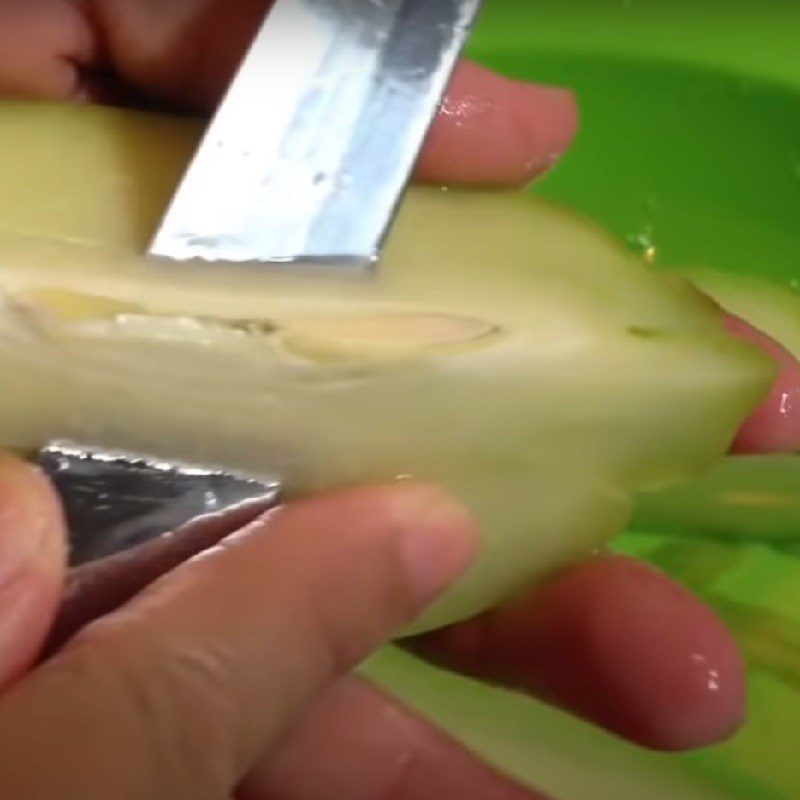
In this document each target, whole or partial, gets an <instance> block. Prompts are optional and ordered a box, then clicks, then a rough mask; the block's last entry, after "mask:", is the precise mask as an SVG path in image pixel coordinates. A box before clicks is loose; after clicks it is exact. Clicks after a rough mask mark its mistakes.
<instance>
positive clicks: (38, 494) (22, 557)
mask: <svg viewBox="0 0 800 800" xmlns="http://www.w3.org/2000/svg"><path fill="white" fill-rule="evenodd" d="M65 541H66V537H65V535H64V523H63V519H62V516H61V510H60V507H59V505H58V502H57V500H56V498H55V494H54V492H53V491H52V489H51V488H50V485H49V483H48V481H47V480H46V478H45V477H44V476H43V475H42V474H41V473H40V472H38V471H37V470H35V469H33V468H32V467H30V466H28V465H27V464H24V463H23V462H21V461H18V460H16V459H14V458H11V457H10V456H5V455H3V456H0V689H3V688H5V687H6V686H7V685H8V684H9V683H11V682H12V681H14V680H16V679H17V678H18V677H19V676H20V675H21V674H22V673H23V672H24V671H25V670H26V669H27V668H28V667H29V666H30V665H31V663H32V662H33V661H34V660H35V658H36V656H37V655H38V653H39V650H40V648H41V646H42V642H43V640H44V638H45V636H46V635H47V631H48V629H49V627H50V623H51V621H52V618H53V616H54V614H55V612H56V606H57V604H58V601H59V598H60V594H61V583H62V579H63V575H64V570H65V549H66V548H65Z"/></svg>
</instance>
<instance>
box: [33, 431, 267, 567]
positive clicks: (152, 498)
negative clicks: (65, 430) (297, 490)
mask: <svg viewBox="0 0 800 800" xmlns="http://www.w3.org/2000/svg"><path fill="white" fill-rule="evenodd" d="M38 462H39V465H40V466H41V467H42V469H43V470H44V472H45V473H46V474H47V475H48V476H49V478H50V479H51V481H52V482H53V484H54V486H55V487H56V490H57V491H58V493H59V496H60V498H61V501H62V503H63V506H64V510H65V513H66V517H67V525H68V528H69V538H70V565H71V566H80V565H82V564H86V563H89V562H93V561H97V560H99V559H103V558H106V557H108V556H113V555H116V554H117V553H121V552H124V551H126V550H129V549H131V548H134V547H137V546H139V545H141V544H144V543H146V542H149V541H151V540H153V539H156V538H158V537H160V536H163V535H164V534H166V533H169V532H170V531H174V530H175V529H176V528H179V527H180V526H181V525H183V524H185V523H186V522H188V521H189V520H192V519H194V518H196V517H199V516H202V515H206V514H211V513H217V512H220V511H224V510H226V509H228V508H231V507H233V506H237V505H239V504H240V503H242V502H246V501H251V500H264V501H265V502H268V503H270V504H273V503H277V502H278V501H279V499H280V491H281V487H280V484H279V483H278V482H277V481H274V480H271V479H264V478H255V477H250V476H248V475H239V474H236V473H232V472H223V471H221V470H217V469H213V468H205V467H199V466H195V465H191V464H180V463H167V462H163V461H160V460H158V459H154V458H150V457H148V456H139V455H134V454H131V453H122V452H118V451H114V450H107V449H101V448H96V447H92V446H86V445H82V444H76V443H74V442H51V443H50V444H49V445H47V446H46V447H44V448H42V450H41V451H40V452H39V454H38Z"/></svg>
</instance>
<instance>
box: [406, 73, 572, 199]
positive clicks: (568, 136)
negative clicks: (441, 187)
mask: <svg viewBox="0 0 800 800" xmlns="http://www.w3.org/2000/svg"><path fill="white" fill-rule="evenodd" d="M578 124H579V113H578V105H577V102H576V99H575V96H574V95H573V94H572V92H570V91H568V90H566V89H560V88H556V87H550V86H539V85H535V84H531V83H526V82H522V81H515V80H511V79H509V78H505V77H503V76H501V75H498V74H496V73H494V72H492V71H490V70H488V69H486V68H484V67H481V66H478V65H477V64H472V63H470V62H464V63H462V64H461V65H460V66H459V68H458V70H457V71H456V74H455V76H454V79H453V82H452V84H451V87H450V91H449V93H448V96H447V99H446V100H445V103H444V104H443V107H442V111H441V113H440V115H439V118H438V120H437V122H436V124H435V125H434V128H433V130H432V132H431V135H430V137H429V140H428V143H427V146H426V148H425V150H424V152H423V154H422V158H421V160H420V163H419V166H418V171H417V177H418V178H419V179H420V180H422V181H425V182H429V183H466V184H489V185H511V186H522V185H524V184H526V183H529V182H530V181H531V180H533V179H534V178H536V177H538V176H540V175H542V174H543V173H545V172H547V171H548V170H549V169H550V168H551V167H552V166H553V165H554V164H555V163H556V162H557V161H558V159H559V158H560V157H561V155H562V154H563V153H564V152H565V151H566V150H567V149H568V148H569V146H570V145H571V144H572V141H573V139H574V138H575V135H576V133H577V130H578Z"/></svg>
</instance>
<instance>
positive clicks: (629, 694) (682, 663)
mask: <svg viewBox="0 0 800 800" xmlns="http://www.w3.org/2000/svg"><path fill="white" fill-rule="evenodd" d="M422 652H423V654H424V655H426V656H428V657H431V658H432V659H433V660H434V661H438V662H439V663H444V664H446V665H447V666H449V667H451V668H454V669H457V670H460V671H464V672H467V673H468V674H471V675H476V676H478V677H482V678H489V679H491V680H495V681H498V682H500V683H503V684H505V685H508V686H511V687H513V688H515V689H518V690H522V691H526V692H529V693H532V694H535V695H537V696H539V697H540V698H542V699H544V700H546V701H548V702H551V703H552V704H554V705H557V706H559V707H562V708H564V709H566V710H568V711H570V712H572V713H574V714H576V715H577V716H580V717H583V718H584V719H587V720H589V721H591V722H594V723H595V724H597V725H599V726H601V727H603V728H605V729H607V730H609V731H611V732H613V733H616V734H617V735H619V736H621V737H623V738H626V739H629V740H631V741H634V742H636V743H637V744H639V745H641V746H644V747H648V748H651V749H655V750H663V751H681V750H689V749H694V748H697V747H700V746H704V745H709V744H712V743H716V742H719V741H721V740H724V739H727V738H728V737H729V736H730V735H731V734H732V733H733V732H735V731H736V730H737V729H738V728H739V727H740V725H741V724H742V721H743V719H744V714H745V669H744V664H743V660H742V657H741V655H740V653H739V649H738V648H737V646H736V644H735V642H734V641H733V639H732V637H731V636H730V634H729V633H728V631H727V630H726V629H725V627H724V626H723V624H722V622H721V621H720V620H719V619H718V618H717V616H716V615H715V614H714V613H713V612H712V611H711V609H709V608H708V607H706V606H705V605H704V604H703V603H701V602H700V601H699V600H697V599H696V598H695V597H693V596H692V595H691V594H690V593H689V592H687V591H686V590H685V589H683V588H682V587H681V586H679V585H678V584H676V583H675V582H673V581H672V580H670V579H669V578H668V577H667V576H665V575H663V574H662V573H660V572H659V571H658V570H656V569H654V568H653V567H651V566H649V565H647V564H645V563H642V562H639V561H636V560H634V559H630V558H626V557H618V556H613V557H612V556H606V557H601V558H597V559H592V560H589V561H586V562H584V563H583V564H580V565H578V566H576V567H574V568H572V569H570V570H569V571H567V572H565V573H564V574H562V575H561V576H559V577H557V578H555V579H554V580H553V581H551V582H550V583H549V584H547V585H545V586H543V587H541V588H540V589H538V590H536V591H535V592H533V593H531V594H529V595H527V596H525V597H524V598H522V599H521V600H519V601H518V602H516V603H514V604H512V605H510V606H507V607H505V608H503V609H499V610H497V611H495V612H492V613H491V614H489V615H485V616H484V617H482V618H479V619H478V620H475V621H473V622H470V623H466V624H465V625H459V626H454V627H453V628H451V629H449V630H447V631H443V632H440V633H437V634H433V635H431V636H428V637H425V639H423V640H422Z"/></svg>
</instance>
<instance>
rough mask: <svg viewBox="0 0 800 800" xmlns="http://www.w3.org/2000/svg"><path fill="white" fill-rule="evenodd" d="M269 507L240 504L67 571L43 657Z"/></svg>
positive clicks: (263, 503) (269, 503)
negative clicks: (113, 554)
mask: <svg viewBox="0 0 800 800" xmlns="http://www.w3.org/2000/svg"><path fill="white" fill-rule="evenodd" d="M272 505H274V503H273V502H272V501H271V500H266V499H264V500H260V499H256V500H252V501H249V502H246V503H242V504H240V505H238V506H235V507H233V508H229V509H226V510H224V511H221V512H219V513H215V514H208V515H205V516H203V517H200V518H198V519H194V520H191V521H190V522H188V523H187V524H186V525H183V526H182V527H180V528H178V529H177V530H175V531H172V532H171V533H169V534H165V535H164V536H161V537H159V538H158V539H155V540H153V541H151V542H147V543H146V544H143V545H140V546H139V547H135V548H132V549H131V550H126V551H125V552H123V553H119V554H118V555H115V556H111V557H109V558H104V559H102V560H99V561H94V562H92V563H89V564H84V565H83V566H80V567H76V568H74V569H72V570H70V572H69V573H68V575H67V580H66V586H65V588H64V592H63V597H62V601H61V605H60V607H59V609H58V613H57V615H56V617H55V620H54V622H53V626H52V628H51V630H50V633H49V635H48V637H47V644H46V645H45V648H44V654H45V655H52V654H53V653H55V652H57V651H58V650H60V649H61V648H62V647H63V646H64V645H65V644H66V642H67V641H68V640H69V639H71V638H72V637H73V636H74V635H75V634H76V633H77V632H78V631H79V630H80V629H81V628H83V627H84V626H85V625H87V624H88V623H90V622H92V621H93V620H95V619H98V618H99V617H102V616H104V615H106V614H110V613H111V612H112V611H116V609H118V608H119V607H120V606H121V605H123V604H124V603H127V602H128V601H129V600H130V599H131V598H132V597H135V596H136V595H137V594H139V592H141V591H142V590H143V589H145V588H146V587H147V586H149V585H150V584H151V583H152V582H153V581H155V580H156V579H157V578H159V577H161V576H162V575H164V574H166V573H167V572H169V571H170V570H173V569H175V568H176V567H177V566H179V565H180V564H182V563H183V562H184V561H188V560H189V559H190V558H192V557H194V556H196V555H197V554H198V553H201V552H203V551H204V550H208V549H209V548H211V547H213V546H214V545H216V544H218V543H219V542H220V541H221V540H222V539H224V538H225V537H226V536H229V535H230V534H231V533H233V532H234V531H237V530H239V528H242V527H244V526H245V525H247V524H249V523H251V522H252V521H253V520H254V519H256V517H258V516H260V515H261V514H263V513H265V512H266V511H268V510H269V508H270V507H271V506H272Z"/></svg>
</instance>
